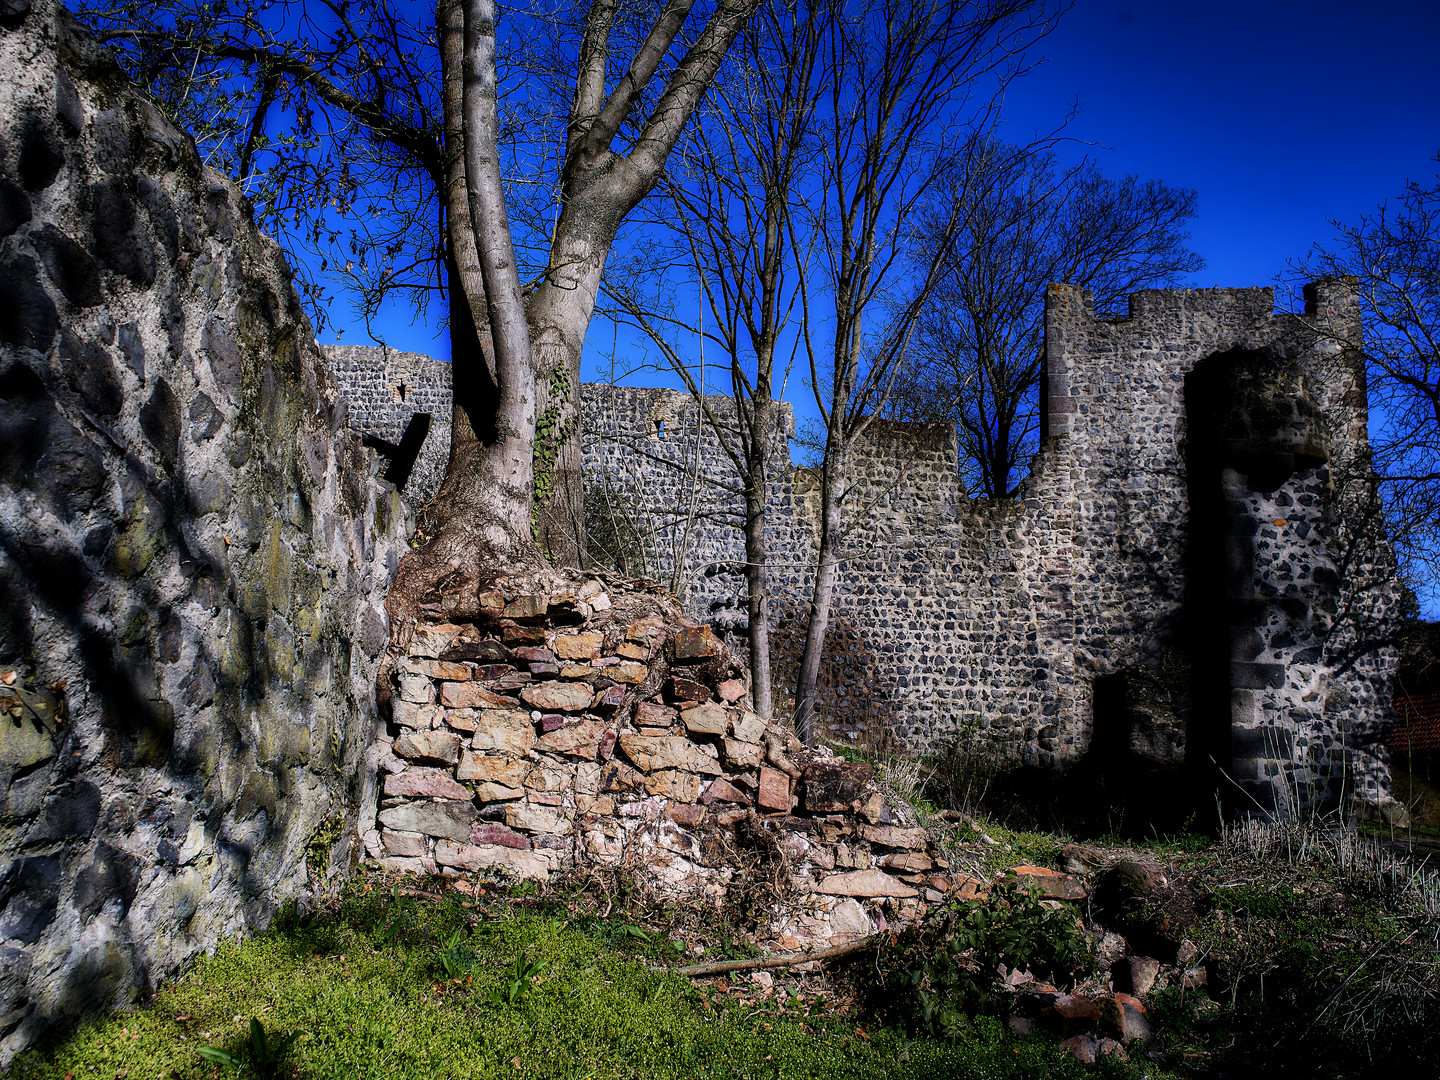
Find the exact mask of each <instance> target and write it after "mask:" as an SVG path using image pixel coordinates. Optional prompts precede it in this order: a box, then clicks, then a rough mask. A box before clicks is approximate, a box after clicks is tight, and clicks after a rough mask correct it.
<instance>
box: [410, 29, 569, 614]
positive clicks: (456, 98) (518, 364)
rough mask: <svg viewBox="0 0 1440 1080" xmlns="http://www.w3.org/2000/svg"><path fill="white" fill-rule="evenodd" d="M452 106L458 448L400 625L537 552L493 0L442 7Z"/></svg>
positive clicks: (452, 603)
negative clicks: (427, 605)
mask: <svg viewBox="0 0 1440 1080" xmlns="http://www.w3.org/2000/svg"><path fill="white" fill-rule="evenodd" d="M437 25H438V29H439V34H440V58H441V82H442V96H443V103H444V111H445V155H446V162H445V191H444V193H443V197H444V209H445V218H446V234H447V239H448V241H449V248H450V256H449V259H448V265H447V271H448V279H449V280H448V285H449V296H450V343H451V363H452V368H451V371H452V376H453V385H454V404H453V407H452V413H451V419H452V424H451V440H450V460H449V463H448V466H447V468H446V471H445V479H444V481H443V482H442V484H441V486H440V492H439V494H438V496H437V497H436V499H435V500H433V503H432V506H433V508H434V511H433V513H432V514H431V515H430V517H429V518H428V519H427V520H426V521H425V522H424V523H422V527H423V528H424V530H425V531H426V532H428V533H429V534H430V538H429V541H428V542H427V543H426V544H425V546H424V547H423V548H422V549H420V550H419V551H415V552H412V553H411V554H410V555H409V556H408V557H407V558H406V559H405V560H404V562H403V563H402V564H401V567H400V570H399V573H398V574H397V576H396V580H395V584H394V586H392V588H391V590H390V594H389V596H388V597H387V600H386V607H387V608H388V609H389V611H390V614H391V619H392V623H393V624H395V625H396V626H397V627H398V625H399V624H400V622H401V621H403V619H404V618H405V617H406V616H408V615H411V614H413V612H414V610H415V608H416V606H417V605H418V604H419V603H421V602H422V601H424V600H432V601H433V600H437V599H438V600H440V602H441V603H442V605H444V606H446V608H447V609H448V610H449V611H451V612H452V613H453V614H456V615H464V614H467V613H470V612H472V611H473V610H474V609H475V608H476V602H477V598H478V594H479V590H480V587H481V585H482V584H483V582H484V581H485V580H486V575H487V573H488V572H489V571H490V570H492V569H494V568H498V567H500V566H506V565H508V566H525V565H533V564H535V563H538V562H539V561H540V560H539V557H538V553H537V551H536V549H535V545H534V543H533V541H532V540H531V538H530V507H531V503H532V501H533V493H534V479H533V476H534V474H533V458H532V452H531V450H532V442H531V439H532V434H533V432H534V430H535V375H534V367H533V362H532V356H531V344H530V341H531V338H530V330H529V327H528V326H527V323H526V317H525V308H524V305H523V303H522V301H521V296H520V282H519V278H518V277H517V275H516V270H515V253H514V250H513V248H512V246H511V240H510V223H509V219H508V216H507V213H506V210H505V200H504V193H503V191H502V188H501V182H500V165H499V158H498V150H497V144H498V139H499V119H498V115H499V114H498V110H497V90H498V88H497V85H496V74H495V10H494V4H493V2H491V0H453V2H449V3H446V4H445V5H443V6H442V7H441V9H440V11H439V13H438V23H437Z"/></svg>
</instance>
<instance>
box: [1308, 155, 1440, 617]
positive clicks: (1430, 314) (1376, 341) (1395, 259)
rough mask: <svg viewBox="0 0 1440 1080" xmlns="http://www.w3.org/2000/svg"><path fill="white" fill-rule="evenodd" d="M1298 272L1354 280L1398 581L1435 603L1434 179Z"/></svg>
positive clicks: (1438, 188)
mask: <svg viewBox="0 0 1440 1080" xmlns="http://www.w3.org/2000/svg"><path fill="white" fill-rule="evenodd" d="M1331 224H1332V225H1333V226H1334V228H1335V230H1336V239H1335V240H1334V241H1333V243H1332V244H1331V245H1329V246H1326V245H1319V246H1317V247H1316V248H1315V250H1314V251H1313V252H1312V253H1311V255H1310V257H1309V258H1308V259H1306V260H1305V261H1304V263H1303V264H1302V265H1301V266H1299V267H1298V270H1299V272H1300V273H1302V274H1304V275H1306V276H1307V277H1310V278H1316V277H1337V276H1349V277H1354V278H1355V280H1356V282H1357V284H1358V287H1359V294H1360V308H1361V314H1362V323H1363V326H1364V335H1365V336H1364V340H1363V341H1358V342H1346V343H1345V344H1347V345H1349V346H1351V347H1353V348H1357V349H1359V350H1361V351H1363V353H1364V356H1365V358H1366V365H1367V368H1368V374H1369V392H1370V405H1371V418H1372V420H1371V440H1370V449H1371V454H1372V463H1373V467H1374V469H1375V471H1376V473H1378V474H1379V479H1380V487H1381V495H1382V500H1383V503H1384V506H1385V511H1386V514H1385V516H1386V525H1387V526H1388V531H1389V533H1390V537H1391V540H1392V542H1393V543H1394V545H1395V549H1396V553H1397V555H1398V556H1399V559H1400V567H1401V572H1402V574H1403V576H1404V578H1405V581H1406V583H1407V584H1408V585H1409V586H1410V588H1411V589H1413V590H1414V591H1415V593H1416V595H1417V596H1418V597H1419V599H1420V600H1421V602H1422V603H1423V604H1425V605H1428V606H1429V607H1430V608H1431V610H1433V608H1434V605H1436V604H1437V603H1440V178H1437V179H1436V180H1433V181H1432V182H1430V183H1429V184H1423V183H1420V182H1418V181H1411V182H1409V183H1408V184H1406V186H1405V191H1404V193H1403V194H1401V195H1400V197H1399V198H1398V199H1397V200H1395V201H1394V202H1393V203H1386V204H1382V205H1381V206H1379V207H1378V208H1377V209H1376V211H1375V212H1374V213H1373V214H1368V215H1366V216H1364V217H1362V218H1360V220H1359V221H1358V222H1356V223H1355V224H1344V223H1341V222H1338V221H1336V222H1331Z"/></svg>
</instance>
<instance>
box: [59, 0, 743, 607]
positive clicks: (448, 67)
mask: <svg viewBox="0 0 1440 1080" xmlns="http://www.w3.org/2000/svg"><path fill="white" fill-rule="evenodd" d="M757 3H758V0H718V2H717V3H715V4H714V6H713V7H712V8H711V9H710V11H709V14H708V17H707V18H706V19H705V20H704V25H703V27H702V28H700V29H699V31H698V33H696V34H695V36H694V38H693V39H692V40H690V41H684V40H683V39H682V37H681V31H682V29H683V28H684V26H685V24H686V22H687V20H688V18H689V16H690V13H691V8H692V6H693V4H694V0H667V2H665V3H663V4H661V5H654V4H633V5H631V4H625V5H622V4H621V3H620V2H619V0H594V2H593V3H591V4H590V5H589V6H588V9H586V10H585V11H584V13H583V14H581V13H580V12H578V11H577V12H573V13H572V12H568V11H563V12H561V13H559V14H552V13H549V12H542V13H539V14H537V16H536V20H535V22H534V23H532V24H529V25H530V27H531V29H533V30H535V31H536V33H535V36H534V37H532V38H531V39H529V40H526V41H521V42H515V41H514V40H513V39H512V38H511V37H510V36H509V35H507V34H502V32H501V31H500V29H499V27H498V26H497V22H496V18H497V14H496V8H495V5H494V3H493V2H491V0H441V2H440V3H439V6H438V9H429V8H425V7H418V6H417V7H415V8H410V7H406V6H402V5H401V4H399V3H398V2H393V0H361V2H358V3H351V2H349V0H310V2H308V3H307V2H305V0H294V2H291V3H270V4H266V3H263V2H262V3H260V4H257V5H256V6H255V7H252V8H247V9H243V10H233V11H232V10H231V9H229V8H228V7H227V6H225V5H221V4H212V3H209V2H207V0H184V2H182V3H181V4H179V5H173V4H165V5H163V6H162V5H160V4H152V3H141V4H136V5H134V6H133V7H127V9H126V10H123V11H121V10H114V9H99V8H94V9H91V10H90V11H89V12H88V14H87V16H86V17H87V20H88V22H89V23H90V25H91V26H92V28H94V29H95V30H96V31H97V32H98V33H99V34H100V35H101V37H102V38H103V39H104V40H107V41H109V42H110V43H111V44H113V45H117V46H120V47H121V48H122V49H123V50H124V51H125V57H126V60H127V61H128V65H129V67H130V68H131V70H132V72H134V73H135V74H136V75H137V76H138V77H139V78H140V80H141V81H142V82H143V83H146V84H147V85H151V86H155V87H159V88H161V89H162V90H163V89H164V88H166V87H170V88H172V89H173V95H172V96H171V98H170V100H169V101H168V102H167V101H163V97H164V95H162V103H165V104H169V105H170V106H171V109H172V112H174V113H175V114H176V115H178V116H179V118H180V119H182V120H184V119H185V114H186V110H187V109H189V110H191V111H198V114H199V115H201V116H216V115H218V116H227V117H233V115H234V114H235V112H236V110H237V109H238V108H239V107H240V106H241V104H242V103H249V102H253V111H250V110H247V115H248V116H249V120H248V123H240V122H237V121H235V120H233V119H231V120H229V121H227V122H225V123H222V124H219V125H212V129H213V130H214V131H215V132H217V138H216V140H215V148H216V149H222V150H223V149H224V148H226V147H229V148H231V149H232V150H233V148H234V147H235V146H237V145H240V146H241V149H240V150H239V152H238V153H236V154H233V160H234V161H235V166H236V171H237V172H239V173H240V174H241V176H242V178H243V177H244V176H246V175H249V174H250V172H251V171H252V170H253V169H254V168H255V162H256V157H255V155H256V151H257V148H264V147H270V148H272V151H273V152H272V155H271V160H272V165H273V168H274V169H276V170H279V171H278V173H276V174H272V175H271V176H270V177H269V178H268V181H267V183H268V186H267V184H261V185H260V189H261V190H265V191H267V192H268V193H269V196H270V197H271V199H272V201H271V202H270V203H269V204H268V205H269V206H270V207H271V210H270V212H271V213H272V214H274V215H276V216H277V217H279V218H280V219H282V220H283V219H284V218H285V217H286V215H290V216H291V219H292V221H294V222H301V221H304V222H306V223H308V224H309V226H310V228H311V230H312V235H314V236H316V237H317V238H320V237H323V236H324V234H325V230H326V228H327V225H326V222H327V221H329V220H331V219H329V218H327V216H326V203H327V201H328V199H337V200H339V199H348V201H349V202H350V203H352V204H353V203H355V202H357V201H363V202H364V203H366V204H367V209H368V210H369V211H370V212H371V214H372V216H375V215H379V216H384V215H386V214H389V213H391V212H392V210H393V211H396V212H398V214H399V218H398V219H397V220H398V221H399V222H400V224H399V225H396V226H391V227H390V231H389V233H388V234H387V235H389V236H390V237H392V239H391V241H390V246H388V247H386V248H383V249H379V250H375V249H369V248H367V249H365V250H363V251H361V250H356V252H355V254H356V256H357V257H359V258H362V259H374V260H377V261H379V262H381V263H382V264H383V263H384V260H385V258H387V257H390V258H392V260H393V256H394V254H395V253H399V252H404V251H407V250H409V251H410V253H411V255H412V256H417V257H415V258H414V262H415V265H416V267H417V268H418V269H419V272H420V276H421V278H422V284H420V285H418V286H415V287H419V288H431V289H433V288H443V289H445V291H446V293H447V297H448V308H449V317H450V333H451V359H452V361H453V363H454V369H453V372H454V385H455V408H454V414H453V427H452V435H451V450H450V461H449V466H448V468H447V471H446V477H445V480H444V483H443V485H442V488H441V492H440V495H439V497H438V498H437V499H436V500H435V502H434V504H433V507H434V510H433V512H432V513H431V514H430V516H429V519H428V520H427V521H426V522H425V523H424V528H425V530H426V532H427V534H428V542H427V543H426V545H425V546H424V547H423V548H422V549H420V550H419V551H417V552H415V553H413V554H412V555H411V556H410V557H409V558H408V559H407V560H406V563H405V565H404V566H403V567H402V570H401V574H400V578H399V580H398V581H397V583H396V586H395V588H394V589H393V590H392V593H391V597H392V604H395V605H397V606H398V607H400V608H405V607H407V606H410V605H413V604H414V603H416V602H417V601H418V600H419V599H420V597H421V596H423V595H425V594H427V593H428V592H429V591H430V590H432V589H433V588H435V587H437V586H438V585H439V584H441V583H444V584H445V587H446V588H447V589H448V590H451V591H454V592H456V593H457V594H460V595H464V594H465V593H467V592H473V588H471V586H472V585H473V583H474V582H476V581H478V580H479V579H480V577H481V575H482V571H483V570H484V569H485V567H486V566H487V565H488V564H493V563H494V562H496V561H530V560H535V559H537V558H538V556H539V553H540V552H541V551H543V552H545V553H547V554H549V555H550V556H551V557H552V558H553V559H555V560H556V561H560V562H573V561H576V560H578V559H579V558H580V557H581V556H582V555H583V544H584V538H583V534H582V533H581V532H580V518H579V506H580V497H579V494H578V491H579V444H578V425H577V424H576V423H575V417H576V412H577V409H578V406H579V393H578V387H579V366H580V353H581V347H582V345H583V342H584V337H585V331H586V329H587V327H588V325H589V322H590V317H591V314H592V312H593V310H594V304H595V297H596V294H597V292H598V289H599V282H600V277H601V274H602V271H603V269H604V265H605V261H606V258H607V256H608V255H609V251H610V246H611V244H612V243H613V241H614V239H615V235H616V232H617V230H618V229H619V226H620V223H621V221H622V220H623V219H624V218H625V216H626V215H627V214H628V213H629V212H630V211H631V210H632V209H633V208H634V207H635V205H636V204H637V203H638V202H639V201H640V200H641V199H642V198H644V197H645V196H646V195H647V194H648V193H649V192H650V190H651V189H652V188H653V187H654V186H655V184H656V183H657V182H658V181H659V180H660V178H661V176H662V174H663V171H664V167H665V160H666V157H667V155H668V154H669V152H670V150H671V148H672V147H673V146H674V144H675V141H676V139H677V138H678V137H679V135H680V132H681V130H682V129H683V128H684V126H685V125H686V123H687V122H688V120H689V118H690V116H691V114H692V113H693V112H694V110H695V108H696V106H697V105H698V104H699V102H700V99H701V97H702V96H703V95H704V93H705V91H706V89H707V88H708V86H709V84H710V82H711V80H712V79H713V78H714V76H715V73H716V71H717V70H718V68H719V66H720V62H721V60H722V58H723V57H724V54H725V52H726V50H727V49H728V48H729V46H730V42H731V41H732V39H733V38H734V36H735V35H736V33H738V32H739V30H740V28H741V27H742V26H743V25H744V23H745V21H746V20H747V19H748V18H749V17H750V15H751V13H752V12H753V11H754V9H755V7H756V6H757ZM431 16H433V18H434V24H433V28H431V27H430V25H429V24H428V18H429V17H431ZM567 17H568V23H567ZM517 18H518V16H517ZM567 25H568V26H569V27H571V28H572V31H573V32H572V33H570V34H568V35H567V34H566V33H565V27H566V26H567ZM536 42H539V43H540V44H538V45H537V44H536ZM507 43H510V44H513V45H516V46H517V50H516V51H517V53H518V55H519V57H520V60H521V62H520V64H519V66H516V67H507V66H506V65H505V64H503V63H502V60H501V53H502V49H503V46H504V45H505V44H507ZM625 44H628V45H629V46H631V47H630V48H624V47H623V46H624V45H625ZM567 46H568V47H567ZM672 50H673V51H674V53H675V54H676V55H672ZM554 53H564V54H566V55H567V56H568V69H567V70H568V78H569V80H570V82H569V86H570V88H571V89H570V90H569V91H568V93H567V94H566V95H565V96H566V97H567V98H568V101H567V102H566V103H565V105H564V107H563V108H560V109H556V110H554V111H555V113H556V117H557V120H560V119H561V117H563V120H561V123H562V125H563V126H561V127H559V129H558V130H553V131H548V132H542V133H540V135H539V137H536V138H532V139H531V140H530V141H529V142H524V141H523V140H522V141H520V142H517V140H516V139H515V137H514V133H513V132H509V133H507V132H506V131H505V130H503V128H504V120H505V118H506V115H507V114H506V113H505V112H504V111H502V104H501V103H502V98H503V97H504V96H505V94H506V92H507V91H508V92H509V94H510V95H511V97H512V99H516V100H518V101H519V102H520V105H519V106H517V108H520V109H522V111H523V110H527V109H528V110H529V113H528V115H531V116H533V115H536V113H537V107H536V104H535V103H536V102H541V103H543V102H545V101H547V100H553V97H554V90H555V87H554V83H555V81H556V80H557V78H559V77H560V76H558V75H557V69H556V67H555V66H554V64H553V63H552V64H550V65H549V66H548V67H547V66H545V65H544V64H541V63H538V62H537V61H536V60H535V57H537V56H539V57H541V58H542V59H543V58H545V57H548V56H550V55H552V54H554ZM627 56H628V60H627V59H626V57H627ZM657 74H658V75H660V79H659V81H658V83H657V81H656V80H657ZM192 95H198V97H199V98H200V99H201V100H193V99H192ZM547 95H549V96H548V97H547ZM538 112H539V114H541V115H543V114H544V109H543V108H540V109H538ZM317 117H322V121H320V122H317V119H316V118H317ZM272 122H273V123H278V124H282V125H283V124H290V125H292V126H293V127H294V128H295V129H296V130H297V131H298V132H299V135H298V137H297V138H296V139H294V140H291V141H292V142H293V143H294V145H293V146H290V147H289V152H282V151H281V150H280V149H277V147H278V148H283V147H284V146H285V145H286V140H285V139H284V138H282V139H280V140H278V141H267V140H265V139H264V133H265V131H266V130H267V123H272ZM242 132H244V135H243V143H242V135H241V133H242ZM507 136H508V137H507ZM547 136H553V138H554V139H555V143H556V149H555V150H554V151H553V152H547V150H546V143H545V138H546V137H547ZM308 151H314V152H315V156H314V158H313V159H312V160H307V161H306V162H305V163H304V164H302V165H298V166H297V165H295V164H294V163H293V162H290V161H288V160H287V159H288V158H290V157H291V156H293V155H295V154H298V155H300V156H302V157H303V156H304V155H305V154H306V153H307V152H308ZM526 154H529V155H530V156H531V157H532V158H533V159H534V161H532V162H531V164H532V165H535V163H536V162H538V163H539V164H538V165H536V166H535V169H534V170H533V173H534V174H537V175H540V176H542V177H543V176H544V174H545V170H544V169H543V168H542V166H544V165H545V164H546V163H547V162H548V163H549V164H550V165H551V166H552V168H553V172H552V174H551V176H550V179H551V181H552V186H551V189H550V190H552V191H554V192H555V205H554V216H553V223H552V225H551V227H550V228H549V230H548V235H547V236H546V237H545V240H546V243H545V245H544V246H545V253H544V257H543V261H542V264H541V265H540V267H539V270H538V273H537V275H536V277H535V279H534V280H533V281H530V282H529V283H528V284H524V285H522V279H521V276H520V270H521V268H520V264H519V262H518V259H517V250H516V249H517V246H518V245H517V244H516V243H515V242H514V236H513V235H512V222H511V218H510V207H509V206H508V205H507V199H506V195H507V191H506V186H505V183H504V179H503V176H502V165H503V164H504V162H506V161H510V162H513V161H515V160H516V159H517V157H519V158H523V157H525V155H526ZM222 160H223V155H222ZM352 164H358V165H359V168H352V167H351V166H352ZM287 169H288V170H290V171H288V172H287V171H286V170H287ZM327 197H328V198H327ZM416 206H424V207H428V208H429V213H430V214H431V215H433V216H432V217H431V220H432V221H433V222H434V226H433V228H431V229H428V230H422V234H421V235H422V237H429V238H432V240H433V246H432V247H431V249H430V250H429V251H428V252H416V251H415V250H414V249H413V248H407V244H410V243H412V241H411V240H410V239H409V238H408V237H407V234H406V229H405V225H404V223H405V222H407V221H414V220H415V219H416V218H417V216H418V215H416V213H415V212H414V209H413V208H414V207H416ZM355 235H356V234H354V233H352V236H351V243H352V244H355V243H357V241H356V239H355ZM335 239H338V236H332V242H333V240H335ZM530 239H531V240H532V241H533V240H534V236H533V235H532V236H531V237H530ZM396 245H398V247H397V246H396ZM425 275H429V278H428V280H427V279H425ZM402 279H403V275H401V274H399V272H396V275H395V276H394V278H393V283H398V282H400V281H401V280H402ZM412 284H413V281H412ZM572 489H573V490H572ZM537 541H538V549H537Z"/></svg>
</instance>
